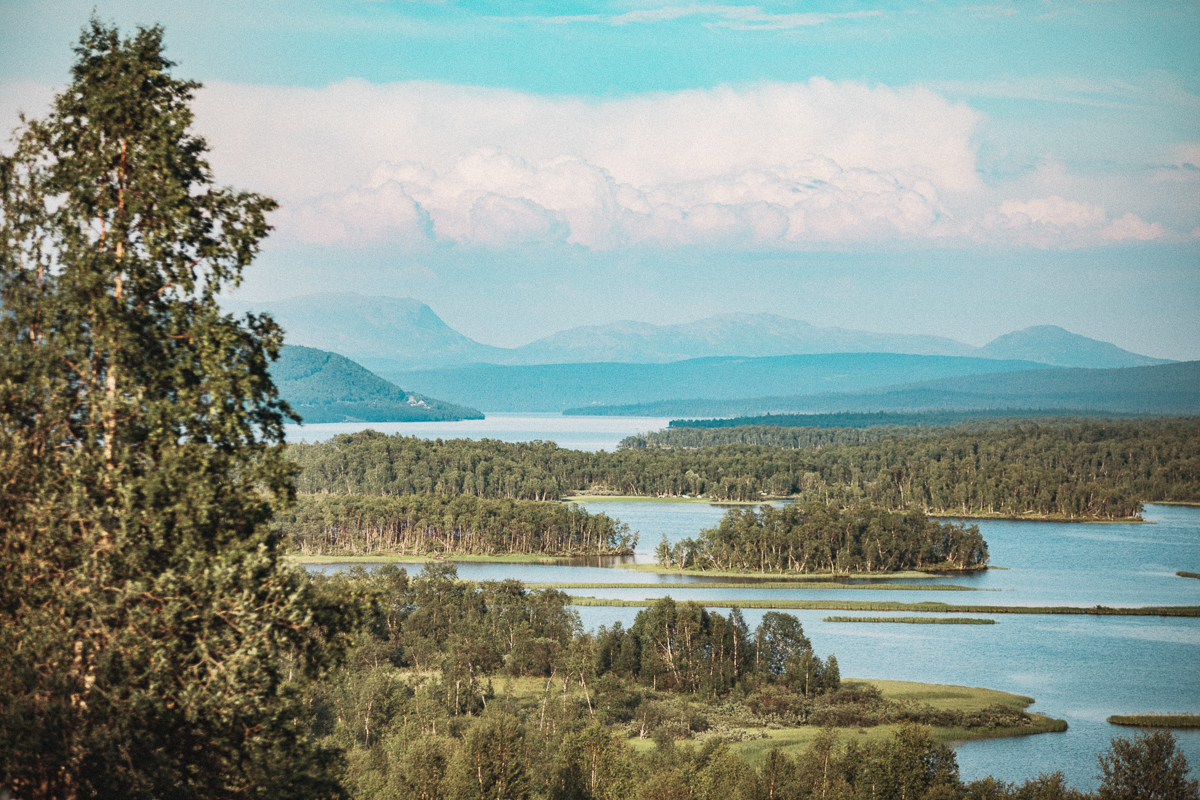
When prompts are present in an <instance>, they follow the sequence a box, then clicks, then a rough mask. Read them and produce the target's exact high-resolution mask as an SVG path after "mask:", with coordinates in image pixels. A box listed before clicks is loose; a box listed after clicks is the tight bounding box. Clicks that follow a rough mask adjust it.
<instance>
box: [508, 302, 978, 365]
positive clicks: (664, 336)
mask: <svg viewBox="0 0 1200 800" xmlns="http://www.w3.org/2000/svg"><path fill="white" fill-rule="evenodd" d="M976 350H977V348H975V347H972V346H971V345H968V344H963V343H962V342H956V341H954V340H953V339H946V338H944V337H941V336H906V335H901V334H888V333H870V332H868V331H855V330H847V329H845V328H818V327H817V326H815V325H810V324H809V323H807V322H801V321H800V320H795V319H788V318H787V317H780V316H776V315H775V314H721V315H719V316H715V317H709V318H708V319H702V320H697V321H696V322H689V323H686V324H683V325H651V324H649V323H645V322H616V323H613V324H611V325H593V326H586V327H580V328H571V329H570V330H565V331H561V332H559V333H556V334H554V335H553V336H548V337H546V338H544V339H538V340H537V341H535V342H530V343H529V344H527V345H525V346H523V347H519V348H517V349H516V350H515V351H514V352H515V358H516V360H514V361H512V362H510V363H523V364H555V363H588V362H602V361H621V362H630V363H666V362H670V361H682V360H685V359H689V358H705V357H712V356H749V357H763V356H791V355H815V354H821V353H907V354H911V355H931V356H933V355H935V356H972V355H977V353H976Z"/></svg>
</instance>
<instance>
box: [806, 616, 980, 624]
mask: <svg viewBox="0 0 1200 800" xmlns="http://www.w3.org/2000/svg"><path fill="white" fill-rule="evenodd" d="M821 621H822V622H902V623H905V624H907V625H995V624H996V620H994V619H981V618H979V617H825V619H823V620H821Z"/></svg>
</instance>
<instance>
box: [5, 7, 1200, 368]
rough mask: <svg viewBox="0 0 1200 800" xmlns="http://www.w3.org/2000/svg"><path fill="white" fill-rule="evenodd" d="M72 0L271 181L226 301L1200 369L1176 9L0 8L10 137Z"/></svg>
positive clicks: (544, 326) (1199, 166)
mask: <svg viewBox="0 0 1200 800" xmlns="http://www.w3.org/2000/svg"><path fill="white" fill-rule="evenodd" d="M93 9H95V11H96V14H97V15H98V17H99V18H100V19H101V20H102V21H105V22H110V23H116V24H118V25H119V26H120V27H121V28H122V30H123V31H128V32H131V31H132V30H133V29H134V28H135V27H136V26H138V25H152V24H161V25H163V26H164V28H165V31H166V34H165V39H166V45H167V53H168V56H169V57H170V58H172V59H173V60H174V61H176V62H177V66H176V68H175V70H174V74H175V75H176V76H177V77H182V78H188V79H194V80H198V81H200V82H202V83H203V84H204V88H203V89H201V90H200V91H199V92H198V93H197V96H196V99H195V102H194V108H195V111H196V123H195V126H196V129H197V131H198V132H199V133H201V134H202V135H203V136H204V137H205V138H206V139H207V141H208V144H209V147H210V154H209V160H210V163H211V164H212V168H213V172H214V175H215V177H216V179H217V181H218V182H219V183H221V184H228V185H232V186H235V187H237V188H241V189H247V190H253V191H257V192H261V193H264V194H268V195H270V196H272V197H274V198H275V199H276V200H278V201H279V203H280V209H279V210H278V211H277V212H274V214H273V215H272V218H271V222H272V224H273V225H274V228H275V230H274V232H273V234H272V236H271V238H270V239H269V240H268V241H267V243H266V244H265V246H264V248H263V252H262V255H261V257H260V258H259V260H258V262H256V264H255V265H254V266H253V267H252V269H251V271H250V272H249V273H248V274H247V276H246V281H245V283H244V285H243V286H242V288H241V289H240V290H239V292H238V295H237V296H238V299H243V300H249V301H255V302H263V301H270V300H277V299H283V298H287V297H292V296H296V295H302V294H312V293H318V292H331V291H354V292H359V293H360V294H364V295H388V296H393V297H414V298H416V299H418V300H421V301H423V302H425V303H428V304H429V305H430V306H431V307H432V308H433V310H434V311H435V312H436V313H437V314H438V315H439V316H440V317H441V318H442V319H444V320H445V321H446V322H447V323H448V324H449V325H451V326H452V327H454V328H455V329H456V330H459V331H460V332H462V333H464V334H466V335H468V336H471V337H472V338H474V339H476V340H478V341H481V342H484V343H487V344H492V345H499V346H508V347H511V346H516V345H520V344H524V343H526V342H529V341H531V340H533V339H536V338H538V337H541V336H546V335H549V334H551V333H554V332H556V331H558V330H562V329H564V328H569V327H573V326H576V325H595V324H603V323H608V322H615V321H618V320H627V319H631V320H639V321H644V322H653V323H658V324H666V323H680V322H688V321H691V320H695V319H700V318H703V317H707V316H711V315H714V314H719V313H771V314H778V315H781V316H786V317H791V318H794V319H802V320H806V321H808V322H810V323H813V324H815V325H825V326H828V325H834V326H840V327H844V328H855V329H863V330H871V331H879V332H894V333H927V334H937V335H941V336H948V337H951V338H955V339H958V340H960V341H965V342H969V343H971V344H976V345H981V344H984V343H986V342H987V341H989V340H990V339H992V338H994V337H996V336H999V335H1001V334H1004V333H1007V332H1009V331H1012V330H1016V329H1020V328H1024V327H1026V326H1029V325H1041V324H1052V325H1061V326H1062V327H1065V328H1067V329H1068V330H1071V331H1074V332H1076V333H1080V334H1083V335H1086V336H1090V337H1093V338H1097V339H1102V340H1104V341H1110V342H1114V343H1116V344H1118V345H1119V346H1121V347H1124V348H1126V349H1130V350H1134V351H1136V352H1140V353H1144V354H1147V355H1152V356H1157V357H1162V358H1175V359H1200V46H1197V42H1200V2H1196V0H1112V1H1109V2H1092V1H1091V0H1087V1H1083V0H1063V1H1061V2H1060V0H1028V1H1027V2H1014V3H1007V2H998V3H992V4H978V5H973V4H970V3H969V2H963V3H945V2H933V1H932V0H929V1H926V2H920V1H918V2H907V3H886V2H779V3H769V2H758V3H756V4H733V3H723V4H719V5H718V4H711V5H706V4H694V5H686V4H680V5H668V4H666V3H665V2H637V1H636V0H631V1H630V2H612V3H608V2H565V3H552V2H535V1H531V2H491V3H489V2H453V1H452V0H451V1H448V2H436V1H431V2H419V1H417V0H414V1H413V2H397V1H395V0H280V1H279V2H266V1H262V2H257V1H256V0H241V2H226V1H225V0H209V1H208V2H204V3H196V2H175V1H174V0H165V1H161V2H149V0H142V1H140V2H139V0H87V1H86V2H75V0H27V1H25V0H22V1H21V2H17V1H16V0H0V126H2V127H3V128H4V130H5V131H8V130H11V129H13V128H14V127H15V126H16V125H17V112H18V111H19V110H23V111H25V112H26V113H28V114H30V115H33V116H39V115H41V114H42V113H44V111H45V109H46V107H47V103H48V101H49V98H50V97H51V96H52V95H53V93H54V92H55V91H56V90H57V89H60V88H61V87H62V86H64V85H65V83H66V81H67V79H68V70H69V68H70V64H71V59H72V51H71V47H72V45H73V43H74V42H75V40H76V39H77V38H78V35H79V31H80V29H81V27H82V26H83V25H84V24H85V23H86V22H87V19H88V17H89V16H90V14H91V13H92V10H93Z"/></svg>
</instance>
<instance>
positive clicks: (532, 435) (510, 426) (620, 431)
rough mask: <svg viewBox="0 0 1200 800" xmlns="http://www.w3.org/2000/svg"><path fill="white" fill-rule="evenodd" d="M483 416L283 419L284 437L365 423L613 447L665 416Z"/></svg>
mask: <svg viewBox="0 0 1200 800" xmlns="http://www.w3.org/2000/svg"><path fill="white" fill-rule="evenodd" d="M485 417H486V418H485V419H465V420H461V421H459V422H370V423H363V422H328V423H319V424H314V425H285V426H284V431H285V433H286V435H287V440H288V441H289V442H301V441H306V442H323V441H325V440H326V439H331V438H333V437H334V436H336V435H337V434H339V433H354V432H356V431H361V430H365V429H370V430H376V431H379V432H381V433H386V434H389V435H391V434H394V433H400V434H403V435H405V436H420V437H421V438H422V439H473V440H476V441H477V440H479V439H499V440H500V441H502V442H532V441H535V440H541V441H543V442H557V443H558V445H559V446H560V447H566V448H570V449H572V450H588V451H592V452H594V451H597V450H608V451H609V452H612V451H613V450H616V449H617V443H618V442H620V441H621V440H622V439H624V438H625V437H626V436H633V435H634V434H638V433H646V432H648V431H657V430H660V429H662V428H665V427H667V423H668V422H669V421H670V420H668V419H666V418H664V417H564V416H563V415H562V414H557V413H532V412H521V413H512V414H501V413H495V412H491V411H489V412H487V413H486V414H485Z"/></svg>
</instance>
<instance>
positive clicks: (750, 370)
mask: <svg viewBox="0 0 1200 800" xmlns="http://www.w3.org/2000/svg"><path fill="white" fill-rule="evenodd" d="M1031 369H1032V370H1038V369H1056V368H1055V367H1048V366H1044V365H1041V364H1035V363H1033V362H1030V361H1001V360H991V359H983V358H961V357H957V356H915V355H906V354H897V353H826V354H817V355H796V356H771V357H766V358H741V357H732V356H730V357H722V358H696V359H689V360H687V361H674V362H670V363H666V364H622V363H609V362H605V363H591V364H542V365H532V366H504V365H495V364H476V365H472V366H468V367H455V368H448V369H439V370H418V371H413V372H404V373H384V377H387V378H389V379H391V380H395V381H401V380H403V381H404V382H405V383H406V384H408V385H409V386H411V387H412V388H413V389H415V390H417V391H420V392H423V393H426V394H432V395H434V396H437V397H443V398H446V399H447V400H449V401H451V402H455V403H461V404H463V405H469V406H472V407H474V408H482V409H484V410H486V411H562V410H565V409H568V408H574V407H579V406H587V405H603V406H611V405H624V404H631V403H648V402H654V401H659V400H670V399H671V398H683V397H709V398H725V399H731V400H732V399H737V398H745V397H752V396H767V395H799V394H806V395H821V394H829V393H831V392H847V391H863V390H867V389H871V388H884V387H889V386H894V385H896V384H906V383H911V382H912V381H913V380H914V379H915V380H930V379H933V378H941V377H947V376H951V375H972V374H979V373H996V372H1008V371H1013V370H1031Z"/></svg>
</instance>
